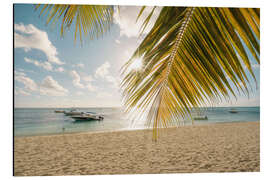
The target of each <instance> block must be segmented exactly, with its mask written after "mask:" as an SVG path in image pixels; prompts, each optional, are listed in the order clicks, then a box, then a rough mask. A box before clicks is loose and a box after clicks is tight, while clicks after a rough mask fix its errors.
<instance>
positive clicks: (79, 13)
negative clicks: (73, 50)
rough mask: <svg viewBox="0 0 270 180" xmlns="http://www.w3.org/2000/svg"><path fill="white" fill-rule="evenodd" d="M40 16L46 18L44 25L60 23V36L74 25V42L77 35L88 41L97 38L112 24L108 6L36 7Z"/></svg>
mask: <svg viewBox="0 0 270 180" xmlns="http://www.w3.org/2000/svg"><path fill="white" fill-rule="evenodd" d="M35 9H36V10H37V9H40V15H43V16H47V20H46V24H50V23H51V24H52V25H55V24H56V23H59V22H60V23H61V31H60V34H61V36H63V35H64V33H65V31H66V29H68V28H70V27H71V25H72V24H73V22H74V24H75V41H76V38H77V36H78V34H79V36H80V41H81V43H82V36H83V34H84V35H85V36H89V37H90V39H94V38H98V37H100V36H102V35H103V34H104V33H105V32H107V31H108V30H109V28H110V26H111V24H112V19H113V12H114V7H113V6H108V5H62V4H61V5H58V4H53V5H52V4H45V5H36V6H35Z"/></svg>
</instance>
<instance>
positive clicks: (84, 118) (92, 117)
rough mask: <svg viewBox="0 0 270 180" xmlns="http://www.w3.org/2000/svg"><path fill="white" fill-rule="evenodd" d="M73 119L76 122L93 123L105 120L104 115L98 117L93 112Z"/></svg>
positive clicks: (75, 116)
mask: <svg viewBox="0 0 270 180" xmlns="http://www.w3.org/2000/svg"><path fill="white" fill-rule="evenodd" d="M71 117H72V118H73V119H75V121H92V120H97V121H101V120H103V119H104V117H103V116H102V115H98V114H95V113H92V112H87V113H82V114H80V115H74V116H71Z"/></svg>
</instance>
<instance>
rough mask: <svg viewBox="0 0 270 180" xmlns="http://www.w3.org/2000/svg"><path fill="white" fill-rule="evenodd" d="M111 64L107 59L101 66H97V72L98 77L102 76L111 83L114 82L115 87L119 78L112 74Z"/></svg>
mask: <svg viewBox="0 0 270 180" xmlns="http://www.w3.org/2000/svg"><path fill="white" fill-rule="evenodd" d="M110 67H111V65H110V63H109V62H108V61H106V62H105V63H104V64H102V65H101V66H100V67H98V68H97V70H96V72H95V77H96V78H102V79H104V80H106V81H108V82H110V83H112V84H113V86H114V87H117V85H118V83H117V80H116V79H115V78H114V77H113V76H112V75H111V74H110V71H109V69H110Z"/></svg>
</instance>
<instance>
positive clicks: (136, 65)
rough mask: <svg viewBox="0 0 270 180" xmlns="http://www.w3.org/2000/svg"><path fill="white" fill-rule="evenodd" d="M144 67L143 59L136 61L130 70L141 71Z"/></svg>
mask: <svg viewBox="0 0 270 180" xmlns="http://www.w3.org/2000/svg"><path fill="white" fill-rule="evenodd" d="M141 67H142V58H137V59H134V61H133V63H132V64H131V65H130V68H131V69H133V70H139V69H141Z"/></svg>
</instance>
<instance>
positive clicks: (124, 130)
mask: <svg viewBox="0 0 270 180" xmlns="http://www.w3.org/2000/svg"><path fill="white" fill-rule="evenodd" d="M249 122H259V123H260V120H259V121H245V122H243V121H234V122H210V123H201V124H193V125H192V124H185V125H181V126H175V127H168V128H167V129H171V128H182V127H189V126H208V125H215V124H227V123H229V124H230V123H249ZM159 129H160V130H162V129H166V128H159ZM141 130H142V131H143V130H153V128H138V129H119V130H105V131H104V130H95V131H82V132H62V133H48V134H46V133H44V134H35V135H20V136H15V134H14V138H24V137H36V136H58V135H59V136H60V135H73V134H96V133H112V132H126V131H141Z"/></svg>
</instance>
